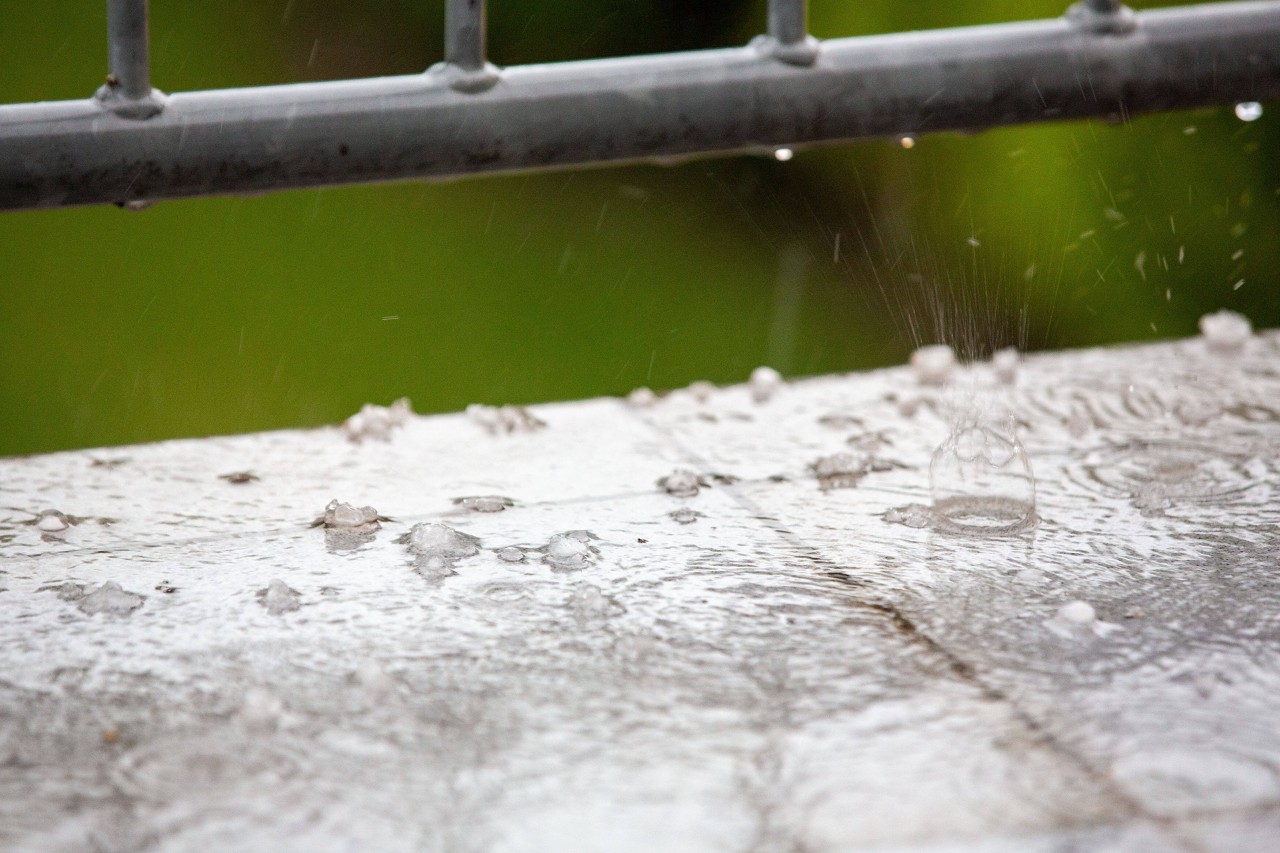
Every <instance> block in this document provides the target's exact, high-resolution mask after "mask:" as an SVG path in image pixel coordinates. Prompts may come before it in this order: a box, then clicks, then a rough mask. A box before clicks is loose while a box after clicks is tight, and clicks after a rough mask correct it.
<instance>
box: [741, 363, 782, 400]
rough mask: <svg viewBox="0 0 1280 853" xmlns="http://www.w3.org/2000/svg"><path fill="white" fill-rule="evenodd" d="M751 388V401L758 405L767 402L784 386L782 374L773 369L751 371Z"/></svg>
mask: <svg viewBox="0 0 1280 853" xmlns="http://www.w3.org/2000/svg"><path fill="white" fill-rule="evenodd" d="M748 385H749V386H750V388H751V399H752V400H755V401H756V402H757V403H764V402H767V401H768V400H769V399H770V398H771V397H773V395H774V394H776V393H778V389H779V388H781V387H782V385H783V379H782V374H781V373H779V372H778V371H776V370H774V369H773V368H772V367H765V366H761V367H757V368H756V369H755V370H753V371H751V379H750V380H749V382H748Z"/></svg>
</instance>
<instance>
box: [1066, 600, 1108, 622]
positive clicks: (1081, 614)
mask: <svg viewBox="0 0 1280 853" xmlns="http://www.w3.org/2000/svg"><path fill="white" fill-rule="evenodd" d="M1058 618H1059V619H1061V620H1062V621H1064V622H1069V623H1071V624H1074V625H1088V624H1090V623H1092V622H1093V620H1094V619H1096V618H1098V617H1097V614H1096V613H1095V612H1094V609H1093V605H1091V604H1089V603H1088V602H1086V601H1073V602H1071V603H1070V604H1064V605H1062V607H1060V608H1058Z"/></svg>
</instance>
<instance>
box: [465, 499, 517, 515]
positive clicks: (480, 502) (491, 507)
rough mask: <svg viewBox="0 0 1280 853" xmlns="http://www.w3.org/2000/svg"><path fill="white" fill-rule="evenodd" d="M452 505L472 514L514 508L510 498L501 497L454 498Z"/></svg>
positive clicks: (514, 503)
mask: <svg viewBox="0 0 1280 853" xmlns="http://www.w3.org/2000/svg"><path fill="white" fill-rule="evenodd" d="M453 503H454V504H455V505H456V506H461V507H463V508H464V509H469V510H471V511H472V512H502V511H503V510H504V509H506V508H507V507H511V506H515V505H516V502H515V501H513V500H512V499H511V498H504V497H502V496H501V495H477V496H475V497H467V498H454V499H453Z"/></svg>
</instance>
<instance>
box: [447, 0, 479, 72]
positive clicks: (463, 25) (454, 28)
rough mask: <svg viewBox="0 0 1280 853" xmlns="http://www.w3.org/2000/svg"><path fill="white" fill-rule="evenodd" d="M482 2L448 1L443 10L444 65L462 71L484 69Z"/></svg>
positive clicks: (468, 0)
mask: <svg viewBox="0 0 1280 853" xmlns="http://www.w3.org/2000/svg"><path fill="white" fill-rule="evenodd" d="M484 17H485V15H484V0H448V3H447V5H446V6H445V9H444V33H445V35H444V61H445V62H447V63H449V64H451V65H456V66H457V67H458V68H461V69H462V70H463V71H480V70H482V69H483V68H484V67H485V56H484V25H485V21H484Z"/></svg>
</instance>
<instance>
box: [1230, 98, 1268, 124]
mask: <svg viewBox="0 0 1280 853" xmlns="http://www.w3.org/2000/svg"><path fill="white" fill-rule="evenodd" d="M1236 118H1238V119H1240V120H1241V121H1257V120H1258V119H1260V118H1262V104H1260V103H1258V102H1257V101H1241V102H1240V103H1238V104H1236Z"/></svg>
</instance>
